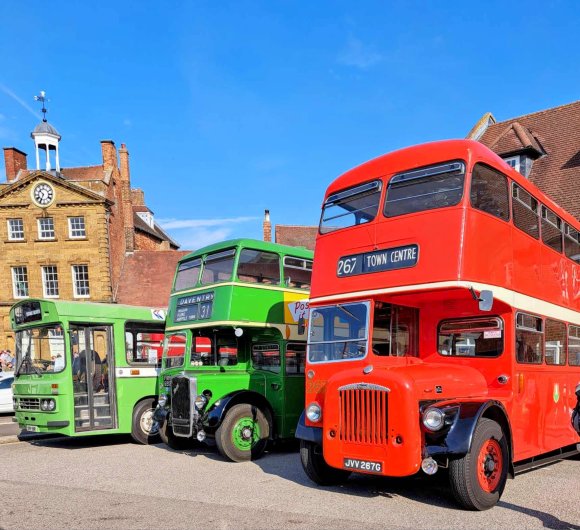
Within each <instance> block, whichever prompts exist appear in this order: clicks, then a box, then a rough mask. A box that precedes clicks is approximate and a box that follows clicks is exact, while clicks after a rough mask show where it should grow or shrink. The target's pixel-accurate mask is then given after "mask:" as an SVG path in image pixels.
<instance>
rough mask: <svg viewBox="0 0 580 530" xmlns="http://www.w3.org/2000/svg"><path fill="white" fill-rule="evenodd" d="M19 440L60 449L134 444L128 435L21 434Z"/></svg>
mask: <svg viewBox="0 0 580 530" xmlns="http://www.w3.org/2000/svg"><path fill="white" fill-rule="evenodd" d="M18 438H19V439H20V440H21V441H23V442H28V443H29V444H31V445H38V446H42V447H55V448H58V449H70V450H73V449H75V450H76V449H87V448H91V447H98V446H106V445H118V444H128V443H134V442H133V440H132V438H131V437H130V436H129V435H127V434H103V435H95V436H82V437H79V438H69V437H63V436H62V435H59V434H33V433H26V432H25V431H23V432H21V433H20V434H19V435H18Z"/></svg>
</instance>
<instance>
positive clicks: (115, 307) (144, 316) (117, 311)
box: [11, 298, 165, 326]
mask: <svg viewBox="0 0 580 530" xmlns="http://www.w3.org/2000/svg"><path fill="white" fill-rule="evenodd" d="M31 302H40V303H41V305H43V306H45V307H46V306H51V307H52V308H53V309H54V312H55V313H57V314H58V315H61V316H75V317H81V318H82V317H87V318H89V317H100V318H107V317H108V318H125V319H134V320H158V321H159V322H163V321H164V319H163V320H162V319H159V318H155V317H154V316H153V313H152V312H153V311H156V310H158V309H162V310H163V315H165V308H152V307H142V306H132V305H123V304H106V303H99V302H80V301H69V300H45V299H43V298H26V299H25V300H22V301H20V302H17V303H15V304H14V305H13V306H12V308H11V312H13V310H14V308H15V307H16V306H18V305H22V304H27V303H31ZM31 324H33V323H32V322H31V323H30V324H22V325H24V326H28V325H31Z"/></svg>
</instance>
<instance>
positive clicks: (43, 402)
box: [40, 399, 48, 410]
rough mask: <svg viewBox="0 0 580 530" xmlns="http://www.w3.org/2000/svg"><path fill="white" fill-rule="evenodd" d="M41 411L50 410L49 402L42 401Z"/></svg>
mask: <svg viewBox="0 0 580 530" xmlns="http://www.w3.org/2000/svg"><path fill="white" fill-rule="evenodd" d="M40 410H48V401H47V400H46V399H42V400H41V401H40Z"/></svg>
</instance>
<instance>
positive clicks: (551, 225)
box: [542, 206, 562, 252]
mask: <svg viewBox="0 0 580 530" xmlns="http://www.w3.org/2000/svg"><path fill="white" fill-rule="evenodd" d="M542 241H543V242H544V243H546V245H548V246H549V247H550V248H553V249H554V250H555V251H556V252H562V219H560V218H559V217H558V216H557V215H556V214H555V213H554V212H553V211H552V210H549V209H548V208H546V207H545V206H542Z"/></svg>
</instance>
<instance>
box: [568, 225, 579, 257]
mask: <svg viewBox="0 0 580 530" xmlns="http://www.w3.org/2000/svg"><path fill="white" fill-rule="evenodd" d="M564 253H565V254H566V256H568V257H569V258H570V259H571V260H572V261H575V262H576V263H580V232H578V230H575V229H574V228H572V227H571V226H570V225H569V224H566V225H564Z"/></svg>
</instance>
